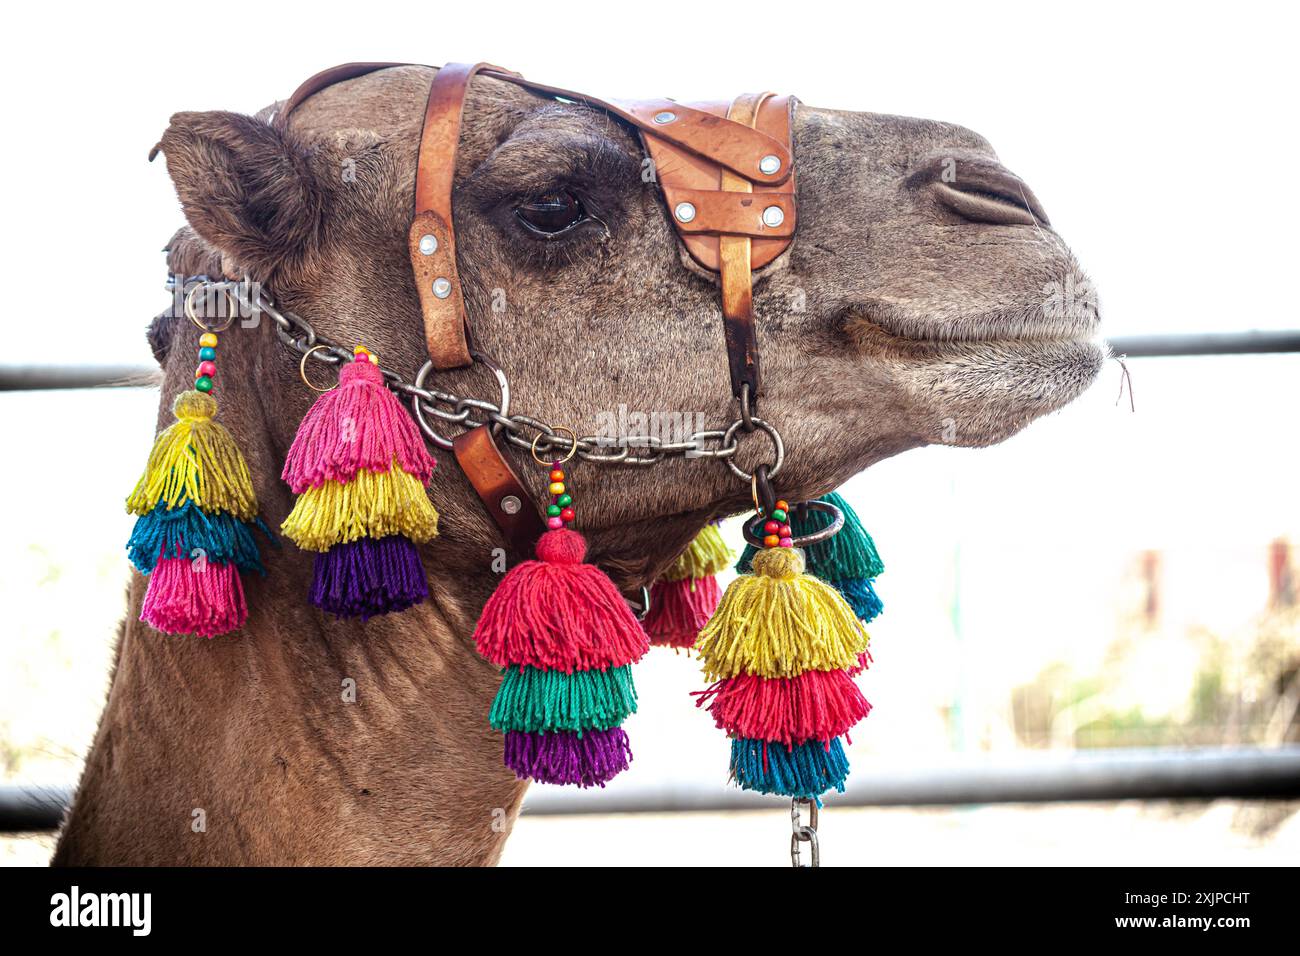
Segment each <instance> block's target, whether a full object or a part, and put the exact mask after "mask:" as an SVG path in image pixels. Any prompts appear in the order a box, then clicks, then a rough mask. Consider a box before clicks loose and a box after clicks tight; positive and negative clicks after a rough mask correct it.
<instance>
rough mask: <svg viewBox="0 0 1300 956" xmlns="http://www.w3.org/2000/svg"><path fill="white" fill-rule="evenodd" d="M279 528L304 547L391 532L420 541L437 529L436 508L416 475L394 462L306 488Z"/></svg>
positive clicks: (322, 548)
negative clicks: (384, 468)
mask: <svg viewBox="0 0 1300 956" xmlns="http://www.w3.org/2000/svg"><path fill="white" fill-rule="evenodd" d="M280 530H281V531H283V532H284V536H285V537H286V538H288V539H289V540H291V541H293V542H294V543H295V544H297V545H298V547H300V548H305V549H306V550H308V551H328V550H329V549H330V548H332V547H333V546H334V545H336V544H342V543H343V542H345V541H355V540H357V539H358V538H382V537H384V536H385V535H390V534H400V535H405V536H406V537H408V538H410V539H411V540H412V541H414V542H415V543H416V544H422V543H423V542H425V541H428V540H429V539H430V538H432V537H434V535H436V534H437V533H438V512H437V511H435V510H434V507H433V505H432V504H431V503H430V501H429V496H428V495H427V494H425V492H424V485H423V484H422V483H421V481H420V479H419V478H416V477H415V476H414V475H410V474H407V473H406V472H404V471H402V469H401V468H399V467H398V466H397V464H396V462H394V464H393V466H392V467H391V468H389V469H388V471H385V472H379V473H376V472H373V471H366V470H364V469H363V470H361V471H358V472H357V475H356V477H355V478H353V479H352V480H351V481H349V482H338V481H326V482H325V483H324V484H322V485H319V486H317V487H315V488H308V489H307V490H306V491H304V492H303V493H302V494H301V495H299V496H298V500H297V501H296V502H295V503H294V506H293V510H292V511H291V512H289V517H288V518H286V519H285V520H284V524H282V525H281V526H280Z"/></svg>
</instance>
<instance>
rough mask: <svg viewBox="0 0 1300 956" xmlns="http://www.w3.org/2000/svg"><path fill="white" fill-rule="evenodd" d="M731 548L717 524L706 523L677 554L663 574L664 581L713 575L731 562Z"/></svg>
mask: <svg viewBox="0 0 1300 956" xmlns="http://www.w3.org/2000/svg"><path fill="white" fill-rule="evenodd" d="M731 559H732V554H731V549H730V548H728V547H727V542H725V541H724V540H722V532H721V531H720V530H718V526H717V525H712V524H706V525H705V526H704V528H703V529H702V530H701V531H700V533H699V534H697V535H696V536H695V540H694V541H692V542H691V543H690V545H689V546H688V547H687V548H686V550H685V551H683V552H682V553H681V554H679V555H678V556H677V560H676V561H674V562H673V563H672V566H671V567H669V568H668V570H667V571H665V572H664V573H663V575H662V578H661V579H662V580H664V581H682V580H685V579H686V578H707V577H712V576H713V575H715V574H717V573H718V572H720V571H723V570H725V569H726V568H727V567H728V566H729V565H730V564H731Z"/></svg>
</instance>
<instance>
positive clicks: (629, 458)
mask: <svg viewBox="0 0 1300 956" xmlns="http://www.w3.org/2000/svg"><path fill="white" fill-rule="evenodd" d="M196 278H200V277H196ZM174 281H175V280H174V279H173V280H172V284H173V285H174ZM202 285H203V286H204V287H205V288H206V289H208V290H209V291H210V292H214V293H224V294H226V295H227V296H229V297H230V298H231V301H232V303H237V304H238V305H239V306H241V307H242V311H243V314H246V315H248V316H250V317H251V316H253V315H256V314H257V313H258V312H261V313H264V314H266V315H267V316H269V317H270V318H271V321H272V322H274V323H275V333H276V335H277V336H278V337H279V339H280V341H281V342H283V343H284V344H285V345H287V346H288V347H289V348H291V349H293V350H294V351H296V352H297V353H298V354H299V355H308V353H310V356H309V359H308V360H309V361H313V360H314V361H316V362H320V363H323V364H326V365H330V366H337V365H338V363H339V362H343V361H350V360H351V359H352V351H351V350H350V349H347V348H344V347H343V346H341V345H339V344H338V343H337V342H335V341H333V340H332V339H330V338H328V337H326V336H324V335H321V334H319V333H318V332H317V331H316V330H315V329H314V328H312V326H311V324H310V323H309V322H307V320H305V319H303V318H302V317H300V316H298V315H295V314H294V313H293V312H289V311H287V310H286V311H283V312H282V311H280V310H279V309H278V308H276V306H275V302H274V300H273V299H272V298H271V296H270V295H269V294H267V292H266V291H265V290H264V289H263V288H261V287H260V285H256V284H254V283H251V282H249V281H247V280H245V281H242V282H234V281H220V282H218V281H212V280H206V281H203V282H202ZM187 288H188V287H187ZM250 289H255V290H256V294H255V295H252V296H250V294H249V290H250ZM475 358H476V359H477V360H478V361H480V362H481V363H482V364H485V365H487V366H488V367H489V368H490V369H491V370H492V371H493V373H494V374H495V375H496V378H497V384H498V387H499V388H500V389H501V393H502V396H501V398H500V400H499V402H500V403H499V404H498V403H496V402H490V401H485V400H482V399H475V398H462V397H461V396H459V395H455V394H453V393H451V392H444V391H441V390H439V389H437V388H433V387H431V386H426V385H425V384H424V380H425V378H426V377H427V375H428V373H429V372H430V371H431V370H432V364H431V363H427V362H426V363H425V366H424V367H423V368H422V369H421V370H420V373H419V374H418V375H417V376H416V379H415V382H408V381H406V379H405V378H403V377H402V376H401V374H400V373H398V372H395V371H393V370H392V369H390V368H385V367H384V366H383V365H381V366H379V370H380V372H381V373H383V376H384V380H385V382H386V384H387V385H388V387H389V389H391V390H392V391H393V392H395V393H396V394H397V395H398V396H400V397H402V398H405V399H406V400H407V401H409V402H410V403H411V408H412V411H413V412H414V413H415V419H416V422H417V423H418V424H419V426H420V429H421V430H422V431H423V432H424V434H425V436H426V437H427V438H428V439H429V441H431V442H432V443H433V444H434V445H436V446H438V447H439V448H442V449H444V450H445V449H450V448H451V441H450V440H449V439H448V438H446V437H444V436H443V435H442V434H440V433H439V432H438V431H437V430H436V429H435V428H434V427H433V426H432V425H431V424H430V418H429V416H432V417H433V418H436V419H438V420H439V421H442V422H446V423H448V424H452V425H459V426H462V427H463V428H465V429H466V430H468V429H471V428H477V427H479V426H480V425H492V426H493V430H494V432H495V434H496V435H497V436H499V437H504V438H505V440H506V441H508V442H510V443H511V444H512V445H515V446H516V447H519V448H523V449H529V448H534V447H535V448H536V450H537V452H538V453H539V454H541V455H544V456H545V455H554V456H556V457H563V456H564V455H567V454H568V453H569V451H570V449H571V448H572V446H573V444H574V443H575V441H576V443H577V446H578V447H577V451H576V454H577V456H578V457H579V458H581V459H583V460H584V461H589V462H592V463H593V464H597V465H640V466H649V465H657V464H658V463H659V462H661V461H663V460H665V459H666V458H669V457H673V456H678V455H680V456H682V457H684V458H712V459H717V460H719V461H722V462H723V463H725V464H726V466H727V467H728V469H730V471H731V472H732V474H734V475H736V476H737V477H738V478H740V479H742V480H744V481H749V480H750V478H751V477H752V475H751V474H750V473H749V472H746V471H745V470H744V469H742V468H741V467H740V466H738V465H737V464H736V463H735V461H733V460H732V459H733V458H734V457H735V455H736V452H737V451H738V450H739V448H740V443H739V440H738V439H739V438H740V437H742V436H741V435H740V434H739V433H740V432H741V430H742V429H744V430H745V434H750V433H751V432H752V430H753V429H754V428H757V429H760V430H762V431H763V432H764V433H765V434H766V435H767V437H768V439H769V440H770V441H771V443H772V447H773V450H774V458H775V460H774V461H773V462H772V463H771V464H770V465H769V466H768V476H769V477H776V474H777V472H779V471H780V470H781V466H782V465H783V464H784V463H785V443H784V441H782V439H781V434H780V432H778V431H777V430H776V428H775V427H774V426H773V425H772V424H771V423H769V422H765V421H763V420H762V419H761V418H755V417H753V415H752V412H751V408H750V407H749V403H748V401H747V400H746V401H742V403H741V404H742V408H741V417H740V418H738V419H736V420H735V421H734V422H732V423H731V424H730V425H728V426H727V427H726V428H720V429H712V430H707V431H697V432H693V433H692V434H691V435H690V436H689V438H688V439H687V440H685V441H678V442H665V441H663V440H662V439H660V438H659V437H658V436H656V435H629V436H626V437H623V438H620V439H619V440H618V442H617V443H615V442H613V441H612V440H611V439H609V438H601V437H599V436H595V435H588V436H585V437H581V438H576V439H575V438H571V437H569V436H566V435H563V434H559V433H558V430H557V429H552V428H551V426H550V425H547V424H546V423H545V422H541V421H538V420H537V419H535V418H532V417H530V416H528V415H521V414H511V413H510V410H509V409H510V397H509V396H510V393H509V383H508V381H507V380H506V377H505V373H504V372H503V371H502V370H501V369H500V368H498V367H497V366H496V363H495V362H493V361H492V360H491V359H490V358H489V357H488V356H486V355H483V354H482V353H476V354H475ZM746 399H747V396H746ZM534 439H539V440H538V441H537V443H536V445H534ZM712 445H716V446H717V447H709V446H712ZM633 446H635V447H637V448H641V447H645V448H648V449H649V451H648V453H640V452H639V453H638V454H635V455H634V454H632V453H631V448H632V447H633Z"/></svg>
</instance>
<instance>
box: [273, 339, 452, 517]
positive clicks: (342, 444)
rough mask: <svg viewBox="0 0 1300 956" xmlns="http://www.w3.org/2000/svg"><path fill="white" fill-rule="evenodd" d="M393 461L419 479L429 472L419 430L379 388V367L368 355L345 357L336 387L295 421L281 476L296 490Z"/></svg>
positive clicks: (385, 466)
mask: <svg viewBox="0 0 1300 956" xmlns="http://www.w3.org/2000/svg"><path fill="white" fill-rule="evenodd" d="M394 460H396V462H397V465H398V467H399V468H401V469H402V471H405V472H407V473H408V474H411V475H414V476H415V477H417V478H419V479H420V481H421V482H427V481H428V480H429V475H430V473H431V472H432V471H433V464H434V462H433V456H431V455H430V454H429V452H428V451H427V450H426V449H425V447H424V439H423V437H422V436H421V435H420V430H419V429H418V428H417V427H416V425H415V422H414V421H412V420H411V416H410V415H409V414H407V411H406V409H405V408H403V407H402V403H401V402H399V401H398V400H397V397H396V396H395V395H393V393H392V392H390V391H389V390H388V389H387V388H385V387H384V376H383V374H382V373H381V372H380V371H379V367H378V366H377V365H375V364H374V363H373V362H371V361H370V360H369V359H366V360H362V361H356V362H346V363H344V365H343V368H342V369H340V370H339V387H338V388H336V389H333V390H331V391H328V392H325V393H323V394H322V395H321V397H320V398H318V399H317V400H316V404H314V405H312V407H311V408H310V409H308V410H307V414H306V416H305V417H304V418H303V420H302V424H301V425H299V426H298V434H297V435H296V436H295V437H294V439H293V444H292V445H291V446H290V448H289V454H288V457H287V458H286V459H285V462H284V472H283V474H282V477H283V478H284V480H285V481H287V482H288V483H289V486H290V488H292V489H293V493H294V494H302V493H303V492H304V491H306V490H307V489H308V488H313V487H317V486H319V485H321V484H323V483H324V482H326V481H338V482H348V481H351V480H352V479H353V478H355V477H356V474H357V472H358V471H360V470H362V469H363V468H364V469H366V470H368V471H373V472H386V471H388V470H389V469H390V468H391V467H392V466H393V461H394Z"/></svg>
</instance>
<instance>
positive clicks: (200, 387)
mask: <svg viewBox="0 0 1300 956" xmlns="http://www.w3.org/2000/svg"><path fill="white" fill-rule="evenodd" d="M216 374H217V333H216V332H204V333H203V334H202V335H200V336H199V367H198V368H196V369H195V370H194V390H195V391H196V392H207V393H208V394H211V393H212V390H213V389H214V388H215V387H216V386H215V383H214V382H213V381H212V376H214V375H216Z"/></svg>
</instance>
